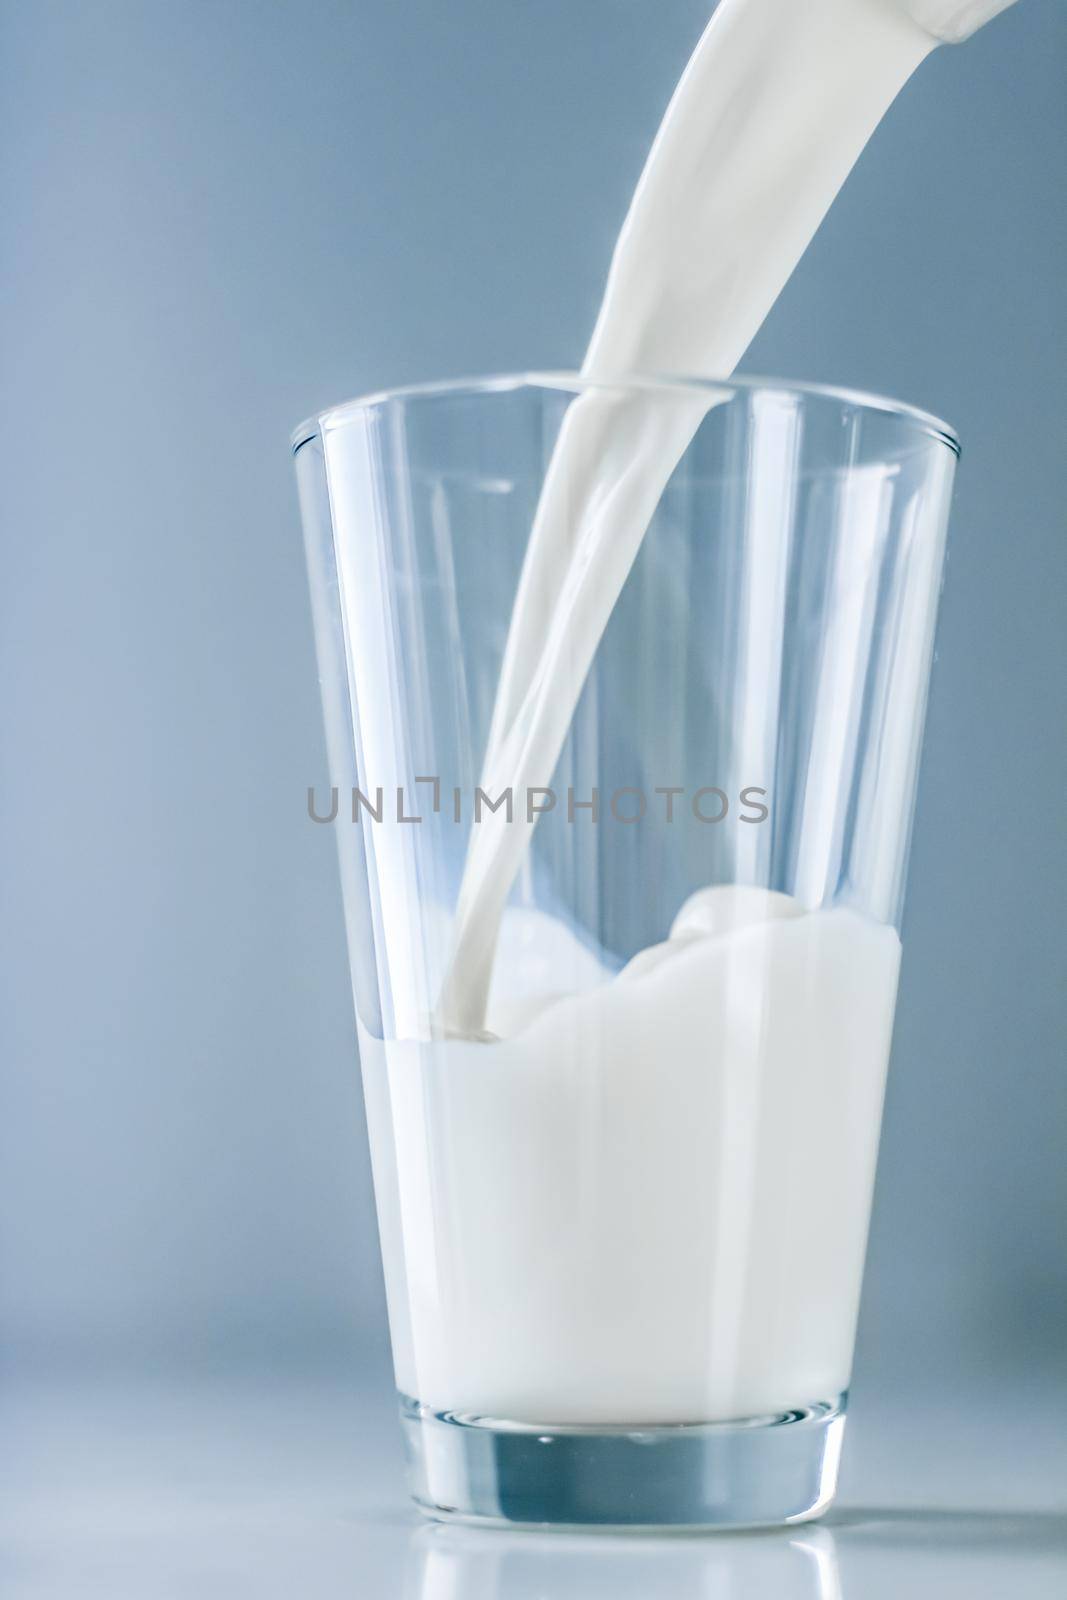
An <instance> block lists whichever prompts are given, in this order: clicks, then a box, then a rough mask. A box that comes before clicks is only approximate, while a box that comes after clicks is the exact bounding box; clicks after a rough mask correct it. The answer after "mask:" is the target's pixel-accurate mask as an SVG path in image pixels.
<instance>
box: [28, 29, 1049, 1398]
mask: <svg viewBox="0 0 1067 1600" xmlns="http://www.w3.org/2000/svg"><path fill="white" fill-rule="evenodd" d="M708 10H709V5H708V4H707V0H655V3H653V0H577V3H576V0H521V3H520V0H510V3H506V4H504V3H501V0H449V3H447V4H443V3H442V0H402V3H401V0H397V3H382V0H343V3H342V0H313V3H307V0H299V3H297V0H270V3H267V0H259V3H256V0H224V3H217V0H182V3H180V4H177V3H159V0H136V3H134V0H131V3H122V0H95V3H94V4H93V5H82V4H78V3H75V0H66V3H55V0H9V3H5V4H2V5H0V25H2V39H0V63H2V64H0V119H2V136H0V216H2V217H3V219H4V234H5V243H6V249H5V252H4V254H5V265H6V286H5V290H4V294H3V297H2V301H0V321H2V324H3V330H2V333H3V349H4V351H5V359H4V362H3V369H2V381H3V404H4V407H5V414H4V436H5V438H6V440H7V467H6V469H5V471H4V473H3V476H2V483H0V494H2V500H3V507H2V526H3V538H4V552H5V553H4V566H3V581H2V584H0V608H2V630H0V631H2V639H0V650H2V653H3V654H2V662H3V665H2V671H3V678H2V682H3V696H2V700H3V705H2V717H3V730H2V752H3V763H4V785H3V817H2V830H0V853H2V861H3V878H4V894H5V902H6V906H7V915H6V917H5V919H4V927H3V935H2V938H3V951H2V964H0V985H2V995H0V1001H2V1006H0V1029H2V1052H3V1053H2V1082H0V1091H2V1107H0V1111H2V1114H0V1198H2V1207H0V1214H2V1239H0V1274H2V1277H0V1292H2V1323H0V1327H2V1333H0V1339H2V1345H3V1352H4V1355H5V1357H6V1359H7V1362H8V1365H9V1367H11V1368H13V1369H14V1372H15V1375H16V1377H18V1375H19V1374H22V1373H30V1372H32V1373H34V1374H36V1375H38V1376H39V1375H40V1374H41V1373H53V1372H54V1373H57V1374H60V1373H69V1372H72V1371H74V1372H79V1373H85V1372H93V1371H98V1370H100V1371H103V1370H105V1369H121V1370H123V1371H126V1372H129V1371H131V1370H135V1369H143V1370H145V1371H146V1372H153V1373H158V1372H163V1373H176V1374H180V1373H185V1372H194V1371H205V1370H210V1371H213V1372H227V1371H238V1370H240V1371H247V1370H248V1369H249V1368H254V1369H257V1370H260V1369H261V1370H263V1371H271V1372H274V1371H278V1370H280V1369H287V1370H289V1369H298V1370H301V1371H304V1370H309V1369H313V1370H315V1371H316V1372H321V1371H323V1370H324V1369H331V1370H338V1371H344V1372H347V1371H350V1370H352V1369H354V1368H355V1367H357V1366H363V1367H364V1368H366V1369H368V1370H370V1371H373V1372H381V1373H383V1374H384V1371H385V1368H384V1364H383V1363H384V1352H385V1348H386V1344H385V1339H386V1335H385V1331H384V1311H383V1297H382V1287H381V1279H380V1273H379V1267H378V1261H377V1241H376V1235H375V1226H374V1220H373V1212H372V1196H371V1185H370V1177H369V1169H368V1161H367V1154H366V1148H365V1135H364V1130H363V1120H362V1106H361V1099H360V1090H359V1082H358V1071H357V1062H356V1053H355V1044H354V1028H353V1019H352V1014H351V1001H350V997H349V990H348V974H347V966H346V959H345V953H344V948H343V929H342V918H341V907H340V898H339V886H338V879H337V871H336V864H335V859H334V853H333V852H334V844H333V840H332V837H331V835H330V833H329V831H328V830H324V829H317V828H313V827H311V826H310V825H309V824H308V822H307V821H306V818H305V810H304V805H305V790H306V787H307V785H308V784H309V783H313V782H319V783H321V782H322V781H323V779H324V778H325V775H326V766H325V756H324V751H323V744H322V735H321V728H320V714H319V704H318V689H317V683H316V673H315V664H314V658H313V649H312V638H311V630H310V623H309V615H308V602H307V595H306V589H305V579H304V570H303V554H302V548H301V538H300V527H299V521H298V516H297V508H296V500H295V493H294V487H293V481H292V469H291V465H290V460H289V454H288V442H287V441H288V434H289V430H290V428H291V427H292V426H293V425H294V424H295V423H296V422H297V421H298V420H300V419H301V418H302V417H303V416H304V415H305V414H307V413H308V412H310V411H313V410H316V409H318V408H320V407H322V406H324V405H326V404H328V403H330V402H334V401H338V400H340V399H343V398H345V397H347V396H350V395H353V394H356V393H359V392H360V391H364V390H367V389H371V388H375V387H378V386H381V385H387V384H398V383H409V382H412V381H415V380H419V379H428V378H440V377H449V376H459V375H464V374H471V373H479V372H485V371H490V370H494V369H496V370H499V369H507V368H514V367H519V366H524V365H536V366H550V365H557V364H558V365H564V364H574V363H575V362H576V361H577V360H579V359H580V356H581V354H582V351H583V347H584V344H585V341H586V338H587V335H588V333H589V330H590V328H591V325H592V320H593V315H594V312H595V309H596V305H597V301H598V295H599V291H600V287H601V283H602V281H603V278H604V274H605V270H606V267H607V262H608V256H609V252H610V248H611V244H612V240H613V238H614V236H615V233H616V230H617V228H618V226H619V223H620V221H621V219H622V216H623V212H624V209H625V206H626V202H627V198H628V196H629V194H630V191H631V189H632V186H633V184H634V181H635V179H636V177H637V174H638V171H639V169H640V167H641V164H642V160H643V157H644V154H645V151H646V149H647V146H648V144H649V141H650V138H651V136H652V133H653V131H654V130H655V127H656V125H657V122H658V119H659V117H660V114H661V112H662V110H663V107H664V105H665V103H666V100H667V98H668V95H669V93H670V90H671V88H672V86H673V84H674V81H675V79H676V77H677V75H678V73H679V70H680V68H681V66H682V65H683V63H684V61H685V59H686V56H687V54H688V52H689V50H690V48H691V46H692V45H693V43H694V42H695V40H696V38H697V36H698V34H699V32H700V30H701V28H702V26H703V24H704V22H705V20H706V16H707V13H708ZM1065 51H1067V8H1065V7H1064V6H1063V4H1062V0H1021V3H1020V4H1019V5H1018V6H1017V7H1016V8H1014V9H1013V10H1012V11H1011V12H1009V13H1008V14H1007V15H1005V16H1004V17H1002V18H1000V19H999V20H998V21H997V22H995V23H993V24H991V25H990V26H989V27H988V29H986V30H985V31H984V32H983V33H982V34H981V35H980V36H979V37H977V38H976V39H975V40H973V41H972V42H971V43H969V44H967V45H966V46H964V47H962V48H960V49H958V50H953V51H950V50H947V49H946V50H942V51H939V52H938V53H937V54H936V55H935V57H934V58H933V59H932V60H930V61H929V62H928V63H927V65H926V66H925V67H924V68H923V69H922V70H921V72H920V73H919V75H918V77H917V78H916V79H915V81H914V82H913V83H912V84H911V85H910V86H909V88H908V89H907V91H906V92H905V94H904V95H903V97H902V99H901V100H900V102H899V103H898V104H897V105H896V107H895V108H894V109H893V111H892V112H891V114H890V116H889V118H888V120H887V121H886V123H885V125H884V126H883V127H882V129H881V131H880V132H879V133H878V134H877V136H876V137H875V139H874V141H873V144H872V146H871V148H870V149H869V150H868V152H867V153H866V155H865V156H864V158H863V160H862V161H861V163H860V165H859V168H858V170H857V172H856V173H855V174H854V176H853V177H852V178H851V179H850V181H849V183H848V185H847V187H846V189H845V191H844V193H843V194H842V196H841V198H840V200H839V201H838V203H837V205H836V207H835V209H834V211H833V213H832V215H831V216H830V218H829V220H828V222H827V224H826V225H825V227H824V228H823V230H822V232H821V233H820V235H819V237H818V239H817V240H816V242H815V244H814V246H813V248H812V249H811V250H810V252H809V253H808V255H807V257H806V259H805V260H804V262H803V263H802V265H801V267H800V269H799V271H798V272H797V274H796V276H795V278H794V280H793V282H792V283H791V285H790V287H789V288H788V290H787V291H786V293H785V294H784V295H783V297H782V299H781V301H780V302H779V304H778V306H777V307H776V309H775V311H774V313H773V315H772V316H771V318H770V320H769V321H768V323H767V325H766V327H765V328H764V330H763V331H762V333H761V334H760V336H759V338H758V339H757V341H756V343H755V345H754V347H753V349H752V351H751V353H750V356H749V359H748V360H747V362H746V363H745V369H746V370H748V371H750V372H764V373H773V374H780V375H782V376H786V377H796V378H806V379H817V380H822V381H827V382H835V383H843V384H852V385H856V386H860V387H863V388H870V389H876V390H884V391H887V392H888V393H890V394H893V395H897V396H899V397H900V398H903V399H906V400H910V401H913V402H916V403H917V404H919V405H921V406H925V407H928V408H930V409H932V410H934V411H936V412H938V413H940V414H942V415H943V416H945V417H947V418H948V419H949V420H950V421H951V422H952V423H954V424H955V425H956V426H957V427H958V428H959V430H960V432H961V434H962V437H963V441H964V459H963V463H962V469H961V473H960V476H959V488H958V494H957V500H956V506H955V514H954V528H953V542H952V554H951V559H950V567H949V582H948V589H947V593H946V599H945V605H944V612H943V625H942V632H941V639H940V650H939V661H938V665H937V671H936V682H935V690H934V697H933V703H932V707H931V713H930V722H929V728H928V741H927V753H926V758H925V766H924V776H923V784H922V792H921V798H920V808H919V817H918V824H917V830H916V836H915V845H914V851H913V857H912V871H911V890H910V907H909V914H908V919H907V925H906V939H905V963H904V973H903V985H902V993H901V1002H900V1012H899V1022H898V1028H897V1035H896V1044H895V1051H894V1065H893V1069H892V1072H891V1079H890V1089H889V1097H888V1105H887V1111H886V1123H885V1136H884V1142H883V1151H882V1161H881V1167H880V1174H879V1181H878V1193H877V1204H876V1216H875V1223H874V1229H873V1236H872V1245H871V1254H870V1261H869V1272H868V1279H867V1289H866V1296H865V1301H864V1310H863V1317H862V1327H861V1336H860V1349H859V1354H858V1381H859V1385H862V1386H864V1387H865V1388H867V1389H869V1390H870V1389H873V1388H874V1387H876V1386H882V1387H883V1389H884V1390H890V1391H892V1390H894V1389H895V1390H898V1391H899V1392H900V1393H901V1394H904V1393H906V1391H907V1385H908V1383H909V1381H910V1374H911V1373H912V1371H913V1369H914V1366H915V1363H917V1362H918V1363H921V1364H922V1367H923V1370H924V1372H925V1374H926V1376H927V1377H928V1378H929V1379H932V1380H933V1381H934V1382H938V1381H941V1380H944V1381H945V1382H953V1383H957V1384H962V1385H963V1389H962V1390H961V1393H966V1394H967V1395H970V1396H972V1397H974V1398H977V1397H979V1396H980V1395H981V1393H982V1391H983V1390H985V1389H986V1387H987V1385H989V1384H992V1383H998V1382H999V1381H1000V1380H999V1377H998V1374H1000V1373H1002V1372H1004V1371H1005V1370H1007V1369H1008V1368H1009V1366H1010V1368H1011V1369H1013V1371H1014V1374H1015V1376H1016V1378H1018V1377H1019V1376H1020V1375H1029V1376H1032V1377H1034V1378H1035V1379H1036V1380H1038V1381H1042V1382H1043V1381H1045V1377H1046V1376H1048V1377H1051V1376H1052V1373H1053V1372H1054V1371H1058V1372H1059V1373H1060V1375H1061V1376H1062V1374H1063V1366H1064V1344H1065V1337H1067V1311H1065V1302H1067V1248H1065V1243H1064V1239H1065V1231H1067V1230H1065V1220H1067V1189H1065V1182H1067V1163H1065V1160H1064V1142H1065V1140H1064V1135H1065V1131H1067V1103H1065V1073H1064V1059H1063V1057H1064V1049H1063V1047H1064V1034H1065V1012H1064V988H1065V985H1064V976H1065V973H1064V967H1065V952H1067V934H1065V916H1067V876H1065V870H1064V850H1063V824H1064V799H1063V797H1064V794H1065V792H1067V770H1065V761H1064V728H1065V726H1067V698H1065V679H1067V671H1065V667H1067V661H1065V646H1064V638H1065V626H1064V624H1065V616H1067V604H1065V602H1067V538H1065V527H1064V507H1065V505H1067V452H1065V450H1064V442H1063V419H1064V398H1063V374H1064V371H1065V370H1067V317H1065V309H1064V294H1063V280H1062V273H1063V265H1064V261H1065V259H1067V207H1065V203H1064V184H1063V177H1064V170H1065V160H1067V96H1065V94H1064V60H1065ZM383 1381H384V1379H383Z"/></svg>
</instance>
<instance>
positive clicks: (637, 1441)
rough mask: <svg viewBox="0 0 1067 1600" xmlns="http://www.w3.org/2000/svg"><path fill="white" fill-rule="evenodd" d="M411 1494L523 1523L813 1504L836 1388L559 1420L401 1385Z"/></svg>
mask: <svg viewBox="0 0 1067 1600" xmlns="http://www.w3.org/2000/svg"><path fill="white" fill-rule="evenodd" d="M400 1416H401V1424H402V1427H403V1431H404V1439H405V1442H406V1446H407V1453H408V1463H409V1469H410V1476H411V1486H412V1493H413V1495H414V1497H415V1502H416V1504H417V1505H418V1506H419V1507H420V1508H421V1510H423V1511H425V1512H426V1513H427V1515H429V1516H432V1517H440V1518H447V1519H451V1520H459V1521H464V1522H493V1523H506V1524H509V1525H511V1526H524V1527H546V1526H552V1527H570V1528H590V1527H598V1528H613V1529H623V1528H628V1529H631V1530H633V1529H640V1528H649V1529H663V1528H675V1529H678V1530H682V1529H699V1528H752V1527H768V1526H775V1525H779V1524H781V1523H786V1522H804V1521H807V1520H808V1519H810V1518H812V1517H817V1516H820V1515H821V1514H822V1512H824V1511H825V1510H826V1508H827V1507H828V1506H829V1504H830V1502H831V1500H832V1499H833V1496H834V1491H835V1489H836V1487H837V1467H838V1461H839V1459H840V1455H841V1441H842V1436H843V1433H844V1427H845V1396H844V1395H839V1396H838V1397H837V1398H836V1399H835V1400H833V1401H825V1402H819V1403H817V1404H813V1405H811V1406H808V1407H807V1408H805V1409H804V1410H797V1411H789V1412H785V1413H783V1414H782V1415H781V1416H773V1417H753V1418H749V1419H746V1420H744V1421H741V1422H714V1423H685V1424H676V1425H672V1426H667V1427H648V1428H638V1427H633V1428H631V1427H627V1426H617V1427H558V1426H549V1425H545V1426H543V1427H542V1426H536V1425H534V1424H530V1423H520V1422H505V1421H501V1420H499V1419H497V1418H488V1417H461V1416H457V1415H455V1414H454V1413H451V1412H444V1413H439V1412H435V1411H430V1410H429V1409H428V1408H427V1407H425V1406H423V1405H420V1404H419V1402H418V1401H417V1400H412V1399H410V1398H409V1397H408V1396H407V1395H402V1396H401V1404H400Z"/></svg>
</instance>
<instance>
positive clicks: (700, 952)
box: [360, 889, 900, 1423]
mask: <svg viewBox="0 0 1067 1600" xmlns="http://www.w3.org/2000/svg"><path fill="white" fill-rule="evenodd" d="M754 893H755V894H756V895H759V894H761V893H762V891H754ZM732 894H733V891H732V890H729V889H724V890H718V891H710V897H711V898H713V899H715V898H720V897H724V898H725V900H726V901H727V903H728V902H729V899H730V897H731V895H732ZM702 898H704V899H707V898H709V892H705V895H704V896H703V897H702ZM776 898H777V900H778V901H779V902H784V907H783V905H782V904H781V903H779V904H778V905H777V906H775V907H774V908H773V909H770V908H767V907H763V908H762V911H763V915H764V916H765V917H766V918H767V920H763V921H758V922H750V923H748V925H745V920H744V915H742V916H741V917H738V916H737V915H736V914H731V912H730V911H729V910H728V912H727V914H726V915H725V916H724V917H721V918H718V919H715V918H713V919H712V920H713V922H714V921H716V920H717V921H718V925H719V927H720V930H721V931H719V932H717V933H716V932H698V933H697V934H696V935H695V936H694V934H693V933H692V930H691V929H690V931H689V933H688V935H687V933H686V930H685V928H684V927H683V928H681V929H679V931H678V936H677V937H675V938H672V940H671V943H670V946H669V947H662V948H661V951H660V952H659V957H658V959H657V960H655V961H653V962H652V963H651V964H650V966H648V967H647V968H646V970H644V971H642V970H641V965H642V963H643V962H644V961H645V960H646V957H647V953H646V956H645V957H638V958H637V959H636V961H635V962H634V963H631V967H630V968H627V969H625V970H624V971H623V972H622V973H621V974H620V975H619V976H618V977H616V978H614V979H611V980H608V981H606V982H604V983H602V984H601V985H600V986H599V987H596V988H593V989H590V990H588V991H587V992H586V993H584V994H580V995H576V996H572V997H571V998H567V999H562V1000H558V1001H557V1002H556V1003H555V1004H552V1005H548V1006H547V1007H546V1008H545V1009H544V1010H543V1011H542V1012H541V1014H540V1015H539V1016H537V1017H536V1018H535V1020H533V1021H532V1022H529V1023H528V1024H527V1025H526V1026H525V1027H524V1028H522V1029H521V1031H519V1032H518V1033H517V1034H515V1035H514V1036H513V1037H510V1038H507V1039H504V1040H502V1041H501V1042H500V1043H497V1044H488V1045H486V1044H478V1043H475V1042H472V1041H466V1040H448V1041H438V1042H435V1043H428V1044H419V1043H416V1042H414V1041H411V1042H390V1043H386V1044H383V1043H382V1042H381V1041H380V1040H377V1039H373V1038H371V1037H369V1036H368V1035H367V1034H366V1032H365V1031H363V1030H361V1033H360V1052H361V1057H362V1064H363V1073H364V1078H365V1083H366V1093H367V1111H368V1123H369V1126H370V1131H371V1147H372V1158H373V1163H374V1179H375V1191H376V1193H377V1196H378V1206H379V1224H380V1229H381V1235H382V1250H383V1258H384V1263H385V1276H386V1290H387V1294H388V1299H389V1314H390V1325H391V1328H392V1334H393V1349H394V1360H395V1364H396V1375H397V1383H398V1386H399V1387H400V1389H401V1390H402V1391H404V1392H405V1393H407V1394H410V1395H414V1396H416V1397H417V1398H418V1399H419V1400H421V1401H422V1402H423V1403H424V1404H426V1405H429V1406H431V1407H432V1408H433V1409H435V1410H442V1411H443V1410H450V1411H458V1412H461V1413H470V1414H474V1415H479V1416H491V1417H500V1418H506V1419H510V1420H515V1421H530V1422H542V1423H551V1422H557V1423H563V1422H568V1423H608V1422H614V1423H617V1422H629V1423H653V1422H660V1423H669V1422H695V1421H722V1420H728V1419H732V1418H740V1417H755V1416H763V1415H767V1414H772V1413H773V1414H776V1413H780V1412H782V1411H784V1410H787V1409H789V1408H791V1407H795V1406H803V1405H805V1404H806V1403H809V1402H812V1401H817V1400H832V1399H834V1398H836V1397H837V1396H838V1395H839V1394H840V1393H841V1391H842V1390H844V1389H845V1388H846V1387H847V1385H848V1378H849V1367H850V1363H851V1357H852V1341H853V1334H854V1330H855V1320H856V1309H857V1305H858V1301H859V1292H860V1281H861V1276H862V1270H863V1255H864V1246H865V1240H866V1234H867V1219H868V1213H869V1207H870V1196H871V1185H872V1181H873V1175H874V1165H875V1153H876V1149H877V1142H878V1126H879V1118H880V1114H881V1103H882V1089H883V1083H884V1077H885V1067H886V1059H887V1055H888V1050H889V1040H890V1033H891V1028H892V1018H893V1005H894V998H895V994H896V982H897V966H898V960H899V952H900V945H899V941H898V939H897V935H896V933H895V932H894V930H893V929H892V928H887V927H882V926H879V925H878V924H877V923H874V922H871V921H869V920H867V919H866V918H863V917H860V916H858V915H857V914H856V913H854V912H851V911H847V910H843V909H838V910H832V911H818V912H813V913H810V914H808V915H803V914H800V910H801V908H800V907H799V906H797V905H796V903H795V902H789V901H787V899H786V897H785V896H781V897H776ZM760 910H761V908H760V907H759V906H757V907H755V908H752V907H749V908H747V911H748V914H753V912H755V913H756V914H758V913H759V912H760ZM783 910H784V911H785V913H786V914H783ZM534 915H535V916H536V914H534ZM523 916H524V913H522V912H511V913H509V914H508V916H507V917H506V918H505V939H506V938H507V934H508V927H507V925H508V923H509V921H510V920H511V919H512V918H518V919H521V918H522V917H523ZM540 920H541V922H542V923H544V924H547V922H548V919H540ZM698 922H699V918H698ZM538 933H539V938H540V940H541V943H542V946H543V947H545V946H548V945H550V944H551V940H552V937H553V935H552V934H551V932H550V930H549V929H548V928H547V927H546V926H542V927H540V928H539V930H538ZM520 936H521V935H520ZM555 939H556V942H557V952H556V953H557V965H558V969H559V971H560V972H561V974H563V977H564V981H565V978H566V974H567V973H568V972H573V964H572V959H571V951H569V950H568V948H567V936H566V934H565V933H564V932H563V930H562V929H558V928H557V929H556V932H555ZM546 982H547V983H549V984H551V982H552V979H551V977H547V978H546ZM494 1004H495V1007H496V1013H495V1014H494V1010H493V1009H492V1008H491V1009H490V1013H489V1022H490V1026H495V1027H496V1028H497V1029H498V1030H503V1031H508V1030H509V1029H510V1027H511V1026H512V1025H513V1020H514V1012H513V1011H512V1010H511V1009H510V1007H509V1001H508V998H507V996H506V995H503V996H501V997H500V999H499V1000H497V996H496V994H495V993H494Z"/></svg>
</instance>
